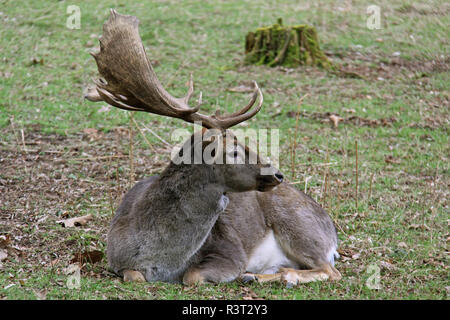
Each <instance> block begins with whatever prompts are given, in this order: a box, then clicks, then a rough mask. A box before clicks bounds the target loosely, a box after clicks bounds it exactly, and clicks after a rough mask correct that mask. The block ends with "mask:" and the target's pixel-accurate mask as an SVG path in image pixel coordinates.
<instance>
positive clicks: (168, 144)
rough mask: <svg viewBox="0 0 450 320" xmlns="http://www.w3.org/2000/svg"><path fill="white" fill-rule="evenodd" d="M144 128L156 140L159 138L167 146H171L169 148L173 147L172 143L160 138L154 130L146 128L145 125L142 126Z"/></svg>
mask: <svg viewBox="0 0 450 320" xmlns="http://www.w3.org/2000/svg"><path fill="white" fill-rule="evenodd" d="M141 124H142V123H141ZM142 126H143V127H144V128H145V129H146V130H148V131H150V133H151V134H153V135H154V136H155V137H156V138H158V139H159V141H161V142H162V143H164V144H165V145H167V146H169V147H172V145H171V144H170V143H168V142H167V141H166V140H164V139H163V138H161V137H160V136H158V135H157V134H156V132H155V131H153V130H152V129H150V128H148V127H146V126H145V125H144V124H142Z"/></svg>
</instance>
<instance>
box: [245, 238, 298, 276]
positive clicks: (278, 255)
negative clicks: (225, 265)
mask: <svg viewBox="0 0 450 320" xmlns="http://www.w3.org/2000/svg"><path fill="white" fill-rule="evenodd" d="M280 267H287V268H297V267H298V266H297V264H296V263H295V262H293V261H292V260H290V259H289V258H288V257H286V255H285V254H284V252H283V251H282V250H281V247H280V245H279V244H278V242H277V240H276V239H275V236H274V234H273V231H272V230H270V232H269V233H268V234H267V235H266V237H265V238H264V239H263V240H262V241H261V243H260V244H258V245H257V246H256V248H255V249H254V250H253V252H252V253H251V255H250V258H249V260H248V263H247V270H246V271H247V272H251V273H261V274H271V273H276V272H277V271H278V269H279V268H280Z"/></svg>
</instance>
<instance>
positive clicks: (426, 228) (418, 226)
mask: <svg viewBox="0 0 450 320" xmlns="http://www.w3.org/2000/svg"><path fill="white" fill-rule="evenodd" d="M409 229H415V230H417V229H420V230H427V231H429V230H431V228H430V227H429V226H427V225H425V224H412V225H410V226H409Z"/></svg>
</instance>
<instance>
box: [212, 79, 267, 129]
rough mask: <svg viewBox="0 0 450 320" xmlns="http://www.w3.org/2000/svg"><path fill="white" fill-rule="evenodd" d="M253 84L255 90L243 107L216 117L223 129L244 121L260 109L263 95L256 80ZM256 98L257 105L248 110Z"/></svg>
mask: <svg viewBox="0 0 450 320" xmlns="http://www.w3.org/2000/svg"><path fill="white" fill-rule="evenodd" d="M253 85H254V87H255V90H254V91H253V96H252V98H251V100H250V102H249V103H248V104H247V105H246V106H245V107H244V108H242V109H241V110H239V111H237V112H235V113H233V114H231V115H228V116H224V117H218V118H217V121H218V122H219V123H220V127H222V128H224V129H228V128H231V127H232V126H234V125H236V124H238V123H241V122H244V121H245V120H248V119H250V118H251V117H253V116H254V115H255V114H257V113H258V112H259V110H261V107H262V104H263V101H264V99H263V95H262V92H261V89H260V88H259V86H258V84H257V83H256V81H253ZM257 98H259V103H258V105H257V106H256V108H254V109H253V110H252V111H250V112H248V110H250V109H251V108H252V106H253V105H254V104H255V102H256V99H257Z"/></svg>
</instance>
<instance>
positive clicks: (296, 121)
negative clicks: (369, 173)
mask: <svg viewBox="0 0 450 320" xmlns="http://www.w3.org/2000/svg"><path fill="white" fill-rule="evenodd" d="M307 96H308V93H306V94H304V95H303V97H301V98H300V100H299V101H298V108H297V114H296V116H295V131H294V141H293V143H292V141H291V148H292V149H291V152H292V153H291V171H292V179H294V178H295V153H296V152H295V151H296V149H297V148H295V146H294V145H295V144H296V143H297V132H298V119H299V118H300V107H301V106H302V102H303V99H305V98H306V97H307Z"/></svg>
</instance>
